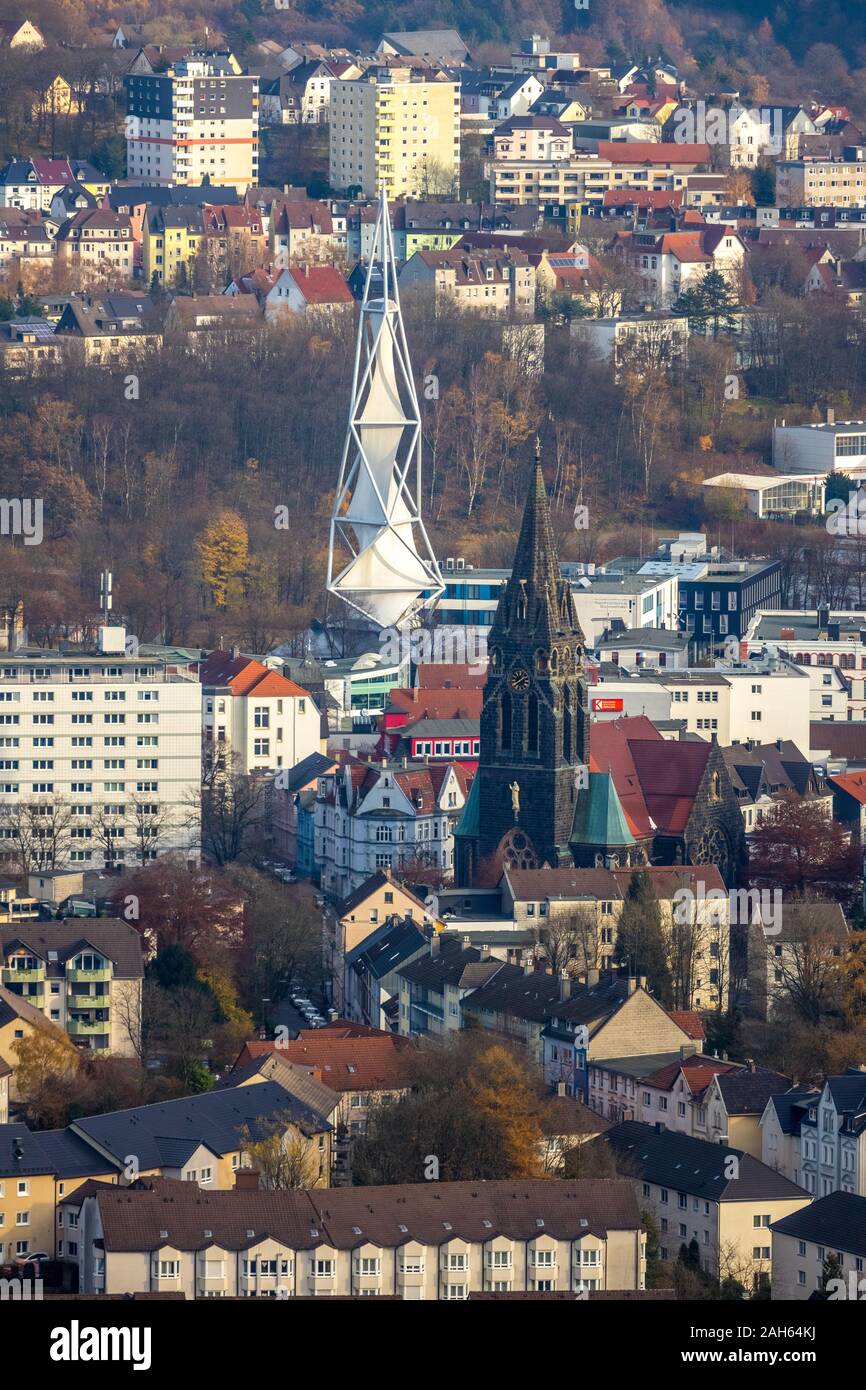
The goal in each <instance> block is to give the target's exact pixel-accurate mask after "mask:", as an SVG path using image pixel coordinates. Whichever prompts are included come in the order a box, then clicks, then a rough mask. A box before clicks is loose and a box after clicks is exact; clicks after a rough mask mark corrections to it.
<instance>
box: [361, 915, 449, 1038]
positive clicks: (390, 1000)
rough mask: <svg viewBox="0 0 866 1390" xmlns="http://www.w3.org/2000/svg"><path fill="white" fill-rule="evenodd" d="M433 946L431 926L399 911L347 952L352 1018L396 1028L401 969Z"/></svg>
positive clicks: (381, 1026)
mask: <svg viewBox="0 0 866 1390" xmlns="http://www.w3.org/2000/svg"><path fill="white" fill-rule="evenodd" d="M429 949H430V934H429V928H424V929H422V928H421V927H419V926H418V924H417V923H416V922H413V920H412V918H411V917H398V916H397V915H396V913H395V914H394V916H393V917H389V918H388V919H387V921H385V922H383V923H382V925H381V927H378V928H377V929H376V930H375V931H373V932H371V933H370V935H369V936H368V937H366V938H365V940H364V941H362V942H361V943H360V944H359V945H358V946H356V947H355V948H354V950H352V951H349V952H347V954H346V957H345V962H344V968H343V976H344V1003H345V1013H346V1016H347V1017H348V1018H353V1019H359V1020H360V1021H361V1022H362V1023H368V1024H370V1025H372V1026H373V1027H376V1028H396V1026H397V1022H398V1017H399V1009H400V971H401V969H402V967H403V966H404V965H408V964H410V963H411V962H412V961H414V960H417V959H418V958H419V957H420V956H426V955H427V953H428V952H429Z"/></svg>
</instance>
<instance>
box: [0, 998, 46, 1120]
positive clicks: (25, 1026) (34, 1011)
mask: <svg viewBox="0 0 866 1390" xmlns="http://www.w3.org/2000/svg"><path fill="white" fill-rule="evenodd" d="M46 1027H47V1025H46V1022H45V1015H44V1013H43V1012H42V1010H41V1009H39V1008H37V1007H36V1006H35V1005H34V1004H30V1003H28V1001H27V1000H26V999H25V998H24V997H23V995H21V994H17V993H16V992H15V991H14V990H11V989H7V988H6V986H5V985H0V1064H2V1065H3V1067H4V1068H6V1067H8V1068H9V1069H10V1070H9V1073H8V1076H9V1088H8V1095H9V1098H10V1099H12V1100H16V1099H17V1095H18V1092H17V1088H16V1085H15V1068H16V1067H17V1065H18V1053H17V1051H16V1047H15V1045H16V1043H18V1042H21V1041H23V1040H24V1039H25V1038H29V1037H31V1036H32V1034H33V1032H34V1030H36V1029H44V1028H46Z"/></svg>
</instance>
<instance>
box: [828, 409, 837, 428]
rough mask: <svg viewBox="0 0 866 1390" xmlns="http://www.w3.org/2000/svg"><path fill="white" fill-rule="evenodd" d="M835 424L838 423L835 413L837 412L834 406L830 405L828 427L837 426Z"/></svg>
mask: <svg viewBox="0 0 866 1390" xmlns="http://www.w3.org/2000/svg"><path fill="white" fill-rule="evenodd" d="M835 423H836V412H835V410H834V409H833V407H832V405H828V406H827V424H828V425H835Z"/></svg>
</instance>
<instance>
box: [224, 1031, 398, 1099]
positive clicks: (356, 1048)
mask: <svg viewBox="0 0 866 1390" xmlns="http://www.w3.org/2000/svg"><path fill="white" fill-rule="evenodd" d="M411 1047H412V1043H411V1042H410V1040H409V1039H408V1038H401V1037H397V1036H396V1035H395V1034H393V1033H384V1032H381V1031H377V1030H376V1029H370V1030H369V1031H368V1032H366V1033H360V1032H358V1031H357V1030H356V1029H354V1028H351V1027H349V1028H347V1026H346V1025H345V1024H344V1025H343V1026H342V1028H314V1029H303V1030H302V1031H301V1032H300V1034H299V1035H298V1037H297V1038H294V1039H292V1040H291V1041H290V1042H287V1043H281V1044H280V1046H279V1050H278V1055H279V1056H280V1057H282V1058H283V1059H284V1060H285V1061H287V1062H295V1063H300V1064H301V1065H302V1066H308V1067H313V1068H314V1069H315V1071H316V1072H317V1073H318V1074H319V1076H320V1077H321V1080H322V1082H323V1083H324V1084H325V1085H326V1086H329V1087H330V1088H331V1090H332V1091H373V1090H390V1089H392V1088H394V1087H401V1086H404V1085H405V1084H406V1081H405V1074H404V1070H403V1060H402V1057H401V1053H405V1051H406V1050H407V1049H408V1048H411ZM273 1052H277V1044H276V1042H260V1041H258V1040H251V1041H250V1042H248V1043H245V1045H244V1047H243V1049H242V1051H241V1053H240V1056H239V1057H238V1059H237V1061H236V1062H235V1064H234V1067H233V1070H234V1071H238V1070H240V1069H241V1068H242V1067H243V1066H245V1065H246V1064H247V1063H248V1062H251V1061H255V1059H256V1058H257V1057H263V1056H266V1055H267V1054H269V1053H273Z"/></svg>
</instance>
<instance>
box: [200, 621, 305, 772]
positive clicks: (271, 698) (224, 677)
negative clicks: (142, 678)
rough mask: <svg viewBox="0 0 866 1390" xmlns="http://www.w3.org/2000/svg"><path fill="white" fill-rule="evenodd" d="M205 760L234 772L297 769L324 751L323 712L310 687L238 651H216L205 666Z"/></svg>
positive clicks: (207, 764)
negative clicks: (223, 761) (219, 762)
mask: <svg viewBox="0 0 866 1390" xmlns="http://www.w3.org/2000/svg"><path fill="white" fill-rule="evenodd" d="M199 676H200V678H201V689H202V700H203V712H202V728H203V733H204V761H205V766H206V767H210V766H212V765H213V763H214V761H215V760H217V759H220V758H222V759H228V760H229V762H230V763H231V768H232V771H233V772H238V773H244V774H246V773H250V772H263V771H270V770H277V769H279V768H281V767H282V768H291V767H294V766H295V765H296V764H297V763H299V762H302V761H303V760H304V758H308V757H309V756H310V754H311V753H319V752H322V751H323V739H322V716H321V714H320V713H319V709H318V706H317V705H316V703H315V701H314V700H313V697H312V696H311V695H310V692H309V691H308V690H305V689H304V688H303V687H302V686H300V685H297V684H296V683H295V682H294V681H292V680H289V679H288V678H287V677H286V676H282V675H280V673H279V672H278V671H272V670H271V669H270V668H269V667H267V666H264V665H262V663H261V662H260V661H254V660H252V659H251V658H250V657H245V656H240V655H238V654H237V653H236V652H227V651H223V650H221V649H218V650H216V651H213V652H211V654H210V656H209V657H208V658H207V660H206V661H204V662H202V664H201V666H200V668H199Z"/></svg>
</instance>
